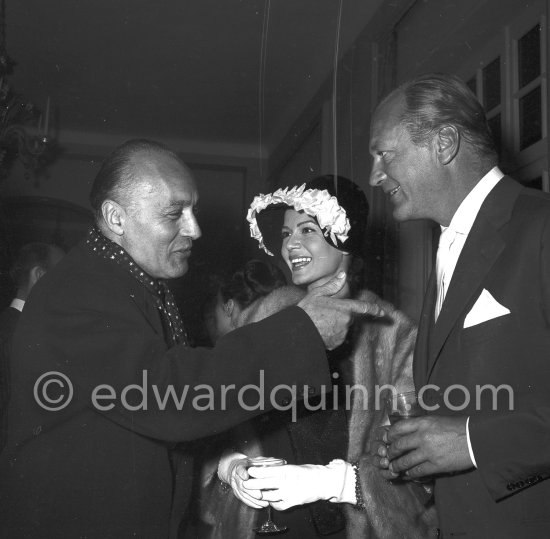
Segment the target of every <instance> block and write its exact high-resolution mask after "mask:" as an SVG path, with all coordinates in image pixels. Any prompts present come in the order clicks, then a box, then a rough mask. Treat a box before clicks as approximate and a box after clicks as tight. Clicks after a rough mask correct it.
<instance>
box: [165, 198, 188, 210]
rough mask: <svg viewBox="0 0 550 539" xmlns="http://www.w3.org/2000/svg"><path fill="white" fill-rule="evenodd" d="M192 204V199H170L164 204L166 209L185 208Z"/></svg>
mask: <svg viewBox="0 0 550 539" xmlns="http://www.w3.org/2000/svg"><path fill="white" fill-rule="evenodd" d="M192 204H193V201H192V200H191V199H187V200H171V201H170V202H168V204H166V206H165V208H166V209H167V210H171V209H180V208H186V207H188V206H191V205H192Z"/></svg>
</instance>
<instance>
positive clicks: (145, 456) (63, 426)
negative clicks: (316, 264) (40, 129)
mask: <svg viewBox="0 0 550 539" xmlns="http://www.w3.org/2000/svg"><path fill="white" fill-rule="evenodd" d="M198 197H199V195H198V191H197V187H196V184H195V180H194V178H193V175H192V174H191V172H190V170H189V169H188V168H187V167H186V166H185V164H184V163H183V162H182V161H181V160H180V159H179V158H178V156H177V155H176V154H174V153H173V152H172V151H170V150H169V149H167V148H165V147H164V146H162V145H160V144H157V143H153V142H149V141H142V140H137V141H130V142H128V143H126V144H124V145H123V146H121V147H119V148H118V149H117V150H115V152H114V153H113V154H112V155H111V156H110V157H109V158H108V159H107V160H106V161H105V163H104V165H103V167H102V168H101V170H100V172H99V173H98V175H97V177H96V179H95V182H94V185H93V187H92V193H91V202H92V207H93V209H94V211H95V214H96V226H95V227H94V228H93V229H92V230H90V232H89V234H88V237H87V239H86V241H85V242H84V243H83V244H81V245H79V246H78V247H76V248H75V249H74V250H73V251H72V252H71V253H69V254H68V255H67V257H66V258H65V260H64V261H63V262H62V263H61V264H60V265H59V266H58V267H57V268H56V270H55V271H53V272H51V273H50V274H48V275H47V276H46V278H45V279H44V282H43V285H42V286H40V287H38V289H37V291H36V293H35V294H33V298H32V301H31V302H30V304H29V305H28V308H27V309H25V313H24V316H23V317H22V320H21V324H20V330H19V331H18V332H17V333H16V338H15V343H14V355H15V360H16V364H17V369H16V370H15V373H14V383H15V384H16V385H17V399H13V400H12V402H13V406H12V407H11V409H10V434H9V442H10V443H9V445H8V447H7V450H6V452H5V453H4V455H3V461H2V463H1V468H0V470H1V473H2V479H1V481H0V492H1V500H0V511H1V515H0V535H1V536H2V537H10V538H16V537H41V538H43V537H55V538H56V539H62V538H74V537H87V538H101V539H106V538H109V537H112V538H116V539H120V538H125V537H141V538H152V539H159V538H162V537H167V536H168V534H169V519H170V512H171V509H172V512H173V513H174V512H175V513H177V515H176V517H177V518H179V519H183V518H184V514H183V512H184V506H185V501H186V500H185V499H186V495H187V494H188V492H189V491H190V486H191V468H190V467H191V465H192V454H191V452H190V454H189V457H188V458H186V459H181V460H183V462H181V461H180V462H179V463H178V466H177V469H176V470H174V466H173V460H171V458H170V449H171V448H172V447H173V445H174V444H175V443H176V442H187V441H192V440H194V439H196V438H199V437H203V436H206V435H210V434H214V433H217V432H220V431H222V430H224V429H228V428H230V427H232V426H233V425H235V424H237V423H239V422H241V421H244V420H247V419H250V418H251V417H253V416H254V415H258V414H260V413H262V409H261V408H263V406H259V405H258V392H254V391H253V392H252V393H253V394H254V395H255V396H254V397H252V398H250V397H251V392H250V391H249V392H248V394H247V395H246V394H245V391H244V390H245V389H246V386H247V385H254V386H259V387H260V392H261V393H262V400H263V401H265V410H268V409H270V408H272V407H274V406H275V407H277V406H279V407H282V406H283V405H284V404H285V403H287V401H286V400H285V398H287V397H288V396H289V394H288V393H286V394H284V395H283V394H282V393H281V392H280V391H278V387H279V386H280V385H281V384H291V385H296V386H297V388H301V389H303V386H304V385H306V384H307V385H309V386H311V387H313V388H315V392H319V390H320V388H321V386H323V385H325V384H329V383H330V381H329V375H328V369H327V365H326V358H325V347H327V348H333V347H335V346H336V345H338V344H339V343H340V342H341V341H342V340H343V338H344V336H345V333H346V329H347V327H348V325H349V323H350V320H351V317H352V314H354V313H355V314H357V313H361V314H365V313H367V312H368V310H369V309H370V310H371V311H372V312H371V313H370V314H374V315H377V314H379V313H378V308H376V307H369V306H367V305H364V304H362V303H357V302H351V301H341V300H335V299H332V298H328V297H322V296H321V295H320V294H321V293H324V294H330V293H334V292H336V291H337V290H338V289H339V287H340V286H341V284H342V282H343V279H340V282H338V280H337V281H335V282H333V283H329V285H328V287H327V288H326V289H324V290H321V291H320V292H319V293H318V294H317V295H316V296H312V295H310V296H308V297H306V298H305V299H304V300H303V301H302V302H301V303H300V304H299V306H298V307H293V308H289V309H286V310H285V311H283V312H281V313H279V314H277V315H274V316H272V317H270V318H268V319H266V320H264V321H262V322H259V323H258V324H253V325H250V326H247V327H245V328H242V329H239V330H236V331H234V332H232V333H230V334H228V335H227V336H225V337H223V338H222V339H220V341H219V342H218V343H217V345H216V347H215V348H214V349H200V348H195V349H194V348H190V347H188V346H187V345H186V336H185V330H184V328H183V325H182V322H181V318H180V315H179V313H178V311H177V308H176V306H175V304H174V300H173V298H172V296H171V293H170V291H169V289H168V288H167V286H166V284H165V282H164V279H170V278H174V277H179V276H181V275H183V274H184V273H185V272H186V271H187V268H188V260H189V256H190V255H191V249H192V245H193V242H194V241H195V240H196V239H198V238H199V237H200V235H201V232H200V228H199V225H198V223H197V220H196V218H195V213H194V209H195V205H196V204H197V201H198ZM279 388H280V387H279ZM272 395H274V397H273V398H272ZM243 400H244V401H246V402H243ZM283 401H284V402H283ZM182 482H183V483H184V484H185V487H186V488H185V489H184V492H183V493H182V492H181V491H180V492H179V496H178V500H180V501H181V500H183V503H181V507H180V506H178V507H177V508H175V509H174V508H172V503H173V501H172V500H173V490H174V485H177V484H181V483H182Z"/></svg>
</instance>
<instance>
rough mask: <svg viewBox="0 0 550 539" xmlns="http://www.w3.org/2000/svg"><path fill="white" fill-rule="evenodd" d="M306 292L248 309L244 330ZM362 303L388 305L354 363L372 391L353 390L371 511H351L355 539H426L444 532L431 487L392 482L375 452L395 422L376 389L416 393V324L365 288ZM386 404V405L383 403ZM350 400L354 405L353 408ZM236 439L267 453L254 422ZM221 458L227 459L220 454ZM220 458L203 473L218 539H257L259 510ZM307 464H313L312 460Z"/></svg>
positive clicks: (359, 327)
mask: <svg viewBox="0 0 550 539" xmlns="http://www.w3.org/2000/svg"><path fill="white" fill-rule="evenodd" d="M303 296H304V292H303V291H302V290H300V289H298V288H296V287H293V286H288V287H283V288H281V289H278V290H276V291H274V292H273V293H271V294H270V295H269V296H267V297H266V298H263V299H262V300H260V301H258V302H256V303H255V304H253V305H252V306H251V307H249V308H248V309H247V310H245V311H244V312H243V314H242V316H241V319H240V321H239V325H244V324H248V323H252V322H256V321H259V320H261V319H262V318H265V317H267V316H269V315H270V314H273V313H275V312H277V311H279V310H281V309H283V308H284V307H286V306H288V305H292V304H296V303H297V302H298V301H299V300H300V299H301V298H302V297H303ZM356 298H357V299H361V300H363V301H366V302H369V303H376V304H378V305H380V306H381V307H382V308H383V309H384V311H385V313H386V315H385V317H384V318H382V319H378V318H376V319H375V318H372V317H365V318H359V317H358V318H357V319H356V321H355V322H354V324H353V326H352V328H351V329H350V332H351V335H350V336H351V343H352V344H351V354H350V357H349V361H350V362H351V364H352V365H351V369H352V372H353V383H354V384H355V385H358V386H360V387H364V388H365V389H366V391H362V390H358V391H351V392H350V399H349V400H350V402H349V407H350V408H351V414H350V421H349V448H348V458H347V460H348V461H349V462H358V463H359V469H360V482H361V489H362V492H363V499H364V500H365V505H366V510H365V511H361V510H358V509H356V508H355V507H354V506H347V504H346V517H347V537H349V538H350V539H356V538H358V537H361V538H367V539H390V538H391V539H401V538H402V539H420V538H424V537H426V538H427V537H433V536H435V534H436V529H437V528H436V517H435V509H434V507H433V505H432V502H431V499H430V496H429V495H428V494H427V492H426V490H425V489H424V488H423V487H422V486H420V485H417V484H414V483H403V482H388V481H386V480H384V479H383V478H382V477H381V475H380V474H379V472H378V470H377V468H375V467H374V466H373V465H372V463H371V456H370V454H369V450H370V444H371V442H372V441H373V438H374V434H375V431H376V429H377V427H379V426H380V425H382V424H384V423H385V422H386V420H387V415H386V413H385V410H384V407H383V405H382V400H381V399H382V396H381V395H377V393H376V388H377V387H378V388H380V387H382V386H383V385H385V384H391V385H393V386H394V387H396V389H397V391H399V392H402V391H407V390H412V389H414V385H413V379H412V357H413V351H414V345H415V339H416V326H415V325H414V324H413V323H412V322H411V320H409V319H408V318H407V317H406V316H405V315H404V314H403V313H402V312H400V311H398V310H396V309H395V308H394V307H393V306H392V305H391V304H389V303H387V302H385V301H383V300H381V299H380V298H379V297H378V296H377V295H376V294H374V293H372V292H370V291H367V290H364V291H362V292H361V293H359V294H358V295H356ZM377 401H378V402H377ZM347 405H348V403H347V402H346V406H347ZM241 429H242V430H241V431H240V433H239V431H236V432H235V433H234V434H237V436H241V440H243V441H244V440H246V443H245V444H244V445H241V446H240V447H237V450H240V451H241V452H243V453H245V454H247V455H251V456H254V455H257V454H260V453H261V445H260V443H259V441H258V440H257V439H254V436H253V434H251V433H250V432H246V429H247V427H246V425H244V426H242V427H241ZM217 457H219V455H217ZM217 457H216V458H214V459H213V460H212V461H211V463H210V464H209V465H207V466H205V468H204V470H203V485H204V487H203V497H202V500H201V510H202V518H203V520H204V521H206V522H207V523H208V524H209V525H210V532H209V533H208V534H207V535H206V536H207V537H209V538H210V539H221V538H225V539H232V538H237V537H238V538H245V539H246V538H249V539H252V538H253V537H254V536H255V534H254V532H253V531H252V528H253V527H254V526H255V525H256V524H255V523H256V520H257V517H258V515H259V513H260V512H259V511H257V510H254V509H251V508H249V507H248V506H246V505H245V504H243V503H241V502H239V500H238V499H237V498H235V497H234V496H233V494H232V492H231V491H229V492H227V491H226V490H225V489H224V488H223V487H222V486H221V485H220V482H219V481H218V480H217V477H216V469H217V468H216V467H217ZM303 464H306V463H305V462H304V463H303Z"/></svg>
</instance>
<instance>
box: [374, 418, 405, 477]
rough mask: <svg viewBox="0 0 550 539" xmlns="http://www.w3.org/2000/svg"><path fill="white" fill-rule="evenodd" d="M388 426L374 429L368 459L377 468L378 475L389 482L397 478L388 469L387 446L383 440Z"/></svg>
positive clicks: (396, 475) (396, 474) (385, 437)
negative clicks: (369, 458) (374, 432)
mask: <svg viewBox="0 0 550 539" xmlns="http://www.w3.org/2000/svg"><path fill="white" fill-rule="evenodd" d="M389 428H390V426H389V425H388V426H381V427H378V428H377V429H376V434H375V438H374V440H372V442H371V445H370V457H371V462H372V464H373V466H375V467H376V468H378V470H379V471H380V475H381V476H382V477H383V478H384V479H386V480H388V481H391V480H392V479H396V478H397V477H399V474H398V473H395V472H392V471H391V470H390V469H389V468H390V459H389V458H388V446H387V445H386V442H385V441H384V440H387V434H388V430H389Z"/></svg>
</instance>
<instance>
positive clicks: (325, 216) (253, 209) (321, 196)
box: [246, 183, 351, 256]
mask: <svg viewBox="0 0 550 539" xmlns="http://www.w3.org/2000/svg"><path fill="white" fill-rule="evenodd" d="M272 204H285V205H287V206H291V207H293V208H294V209H295V210H296V211H304V212H305V213H307V214H308V215H310V216H311V217H315V218H316V219H317V222H318V223H319V227H320V228H321V229H322V230H323V234H324V235H325V236H329V235H330V238H331V240H332V243H334V244H335V245H336V238H338V239H339V240H340V242H344V241H346V240H347V239H348V232H349V231H350V228H351V225H350V223H349V219H348V217H347V215H346V210H344V208H342V206H340V205H339V204H338V200H337V198H336V197H334V196H332V195H331V194H330V193H329V192H328V191H327V190H326V189H323V190H320V189H306V184H305V183H304V184H302V185H301V186H300V187H293V188H292V189H290V190H289V189H288V187H285V188H284V189H277V191H275V192H274V193H270V194H267V195H264V194H260V195H258V196H256V197H254V200H253V201H252V204H251V205H250V208H249V209H248V213H247V215H246V219H247V221H248V222H249V223H250V235H251V236H252V237H253V238H254V239H256V240H258V243H259V244H260V246H259V247H260V249H263V250H264V251H265V252H266V253H267V254H268V255H270V256H273V253H272V252H271V251H269V249H268V248H267V247H266V246H265V243H264V239H263V236H262V233H261V232H260V228H259V227H258V221H257V220H256V216H257V214H258V213H260V212H261V211H263V210H265V209H266V208H267V207H268V206H271V205H272Z"/></svg>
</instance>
